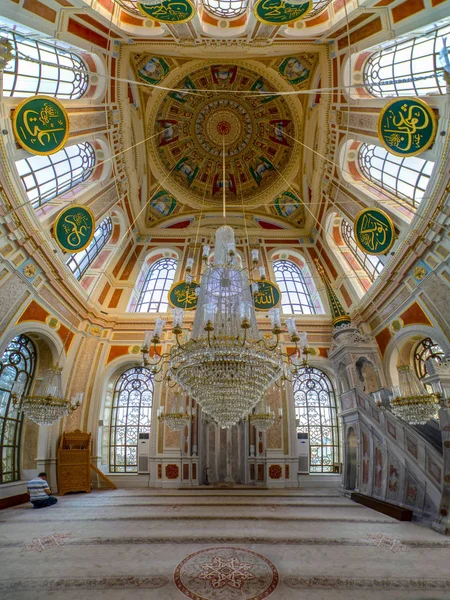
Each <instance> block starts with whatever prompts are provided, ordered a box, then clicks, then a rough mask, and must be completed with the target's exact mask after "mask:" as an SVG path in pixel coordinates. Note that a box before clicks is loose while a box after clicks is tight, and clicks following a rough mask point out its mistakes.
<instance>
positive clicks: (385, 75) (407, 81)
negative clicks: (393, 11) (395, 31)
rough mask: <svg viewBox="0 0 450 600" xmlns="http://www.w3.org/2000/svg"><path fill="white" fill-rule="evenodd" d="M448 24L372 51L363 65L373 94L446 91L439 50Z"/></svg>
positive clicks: (412, 93)
mask: <svg viewBox="0 0 450 600" xmlns="http://www.w3.org/2000/svg"><path fill="white" fill-rule="evenodd" d="M449 33H450V25H446V26H445V27H441V28H439V29H435V30H434V31H431V32H430V33H427V34H425V35H420V36H418V37H416V38H413V39H410V40H407V41H405V42H400V43H398V44H394V45H392V46H389V47H388V48H384V49H383V50H380V51H379V52H374V53H373V54H372V55H371V56H370V57H369V58H368V60H367V62H366V64H365V66H364V82H365V84H366V86H367V91H368V92H369V93H370V94H372V95H373V96H377V97H379V98H386V97H392V96H425V95H427V94H445V93H446V84H445V80H444V69H443V66H442V64H441V62H440V60H439V52H440V51H441V50H442V49H443V48H444V41H443V40H444V38H445V37H446V36H448V34H449Z"/></svg>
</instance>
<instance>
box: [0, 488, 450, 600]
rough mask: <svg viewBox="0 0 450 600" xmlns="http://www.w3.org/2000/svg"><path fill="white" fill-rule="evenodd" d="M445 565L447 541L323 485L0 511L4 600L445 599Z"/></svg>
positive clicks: (149, 494)
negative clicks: (278, 490) (305, 487)
mask: <svg viewBox="0 0 450 600" xmlns="http://www.w3.org/2000/svg"><path fill="white" fill-rule="evenodd" d="M190 555H192V556H190ZM187 557H189V558H187ZM449 565H450V539H449V538H447V537H444V536H441V535H440V534H438V533H436V532H434V531H432V530H430V529H427V528H425V527H421V526H418V525H415V524H413V523H400V522H398V521H395V520H394V519H391V518H390V517H386V516H385V515H382V514H380V513H377V512H375V511H373V510H371V509H368V508H366V507H363V506H361V505H359V504H355V503H353V502H352V501H350V500H349V499H347V498H345V497H343V496H342V495H341V494H340V493H339V491H338V490H337V489H336V490H334V489H330V488H324V489H305V490H292V491H280V492H277V491H273V490H271V491H256V490H255V491H244V490H242V491H241V490H239V491H236V490H226V491H222V490H205V491H188V490H180V491H178V490H174V491H170V492H169V491H166V492H163V491H156V490H148V489H133V490H131V489H129V490H125V489H118V490H115V491H101V492H100V491H98V492H93V493H92V494H89V495H86V494H73V495H67V496H64V497H63V498H59V502H58V504H57V505H55V506H54V507H50V508H46V509H42V510H33V509H32V508H31V505H30V506H29V505H21V506H17V507H14V508H10V509H7V510H4V511H1V512H0V597H1V598H2V599H5V600H44V599H51V600H60V599H61V600H80V599H83V600H91V599H92V600H93V599H95V600H103V599H106V598H108V600H128V599H133V600H144V598H145V600H166V599H167V600H182V599H183V598H186V597H188V598H191V600H203V599H205V600H262V599H263V598H269V597H270V600H294V599H295V600H341V599H342V600H344V598H345V600H349V599H350V600H353V599H354V600H356V599H358V600H364V599H366V598H367V599H369V598H370V599H371V600H406V599H407V600H432V599H434V600H449V599H450V569H449ZM174 573H175V579H174Z"/></svg>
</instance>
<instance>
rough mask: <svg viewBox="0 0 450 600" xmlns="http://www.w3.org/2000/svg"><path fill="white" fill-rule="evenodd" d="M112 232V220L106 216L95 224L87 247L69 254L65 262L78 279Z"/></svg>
mask: <svg viewBox="0 0 450 600" xmlns="http://www.w3.org/2000/svg"><path fill="white" fill-rule="evenodd" d="M111 233H112V221H111V218H110V217H106V219H103V221H102V222H101V223H100V224H99V225H97V227H96V228H95V232H94V237H93V238H92V241H91V243H90V244H89V246H88V247H87V248H85V249H84V250H82V251H81V252H77V253H76V254H71V255H70V256H69V258H68V260H67V262H66V264H67V266H68V267H69V269H70V270H71V271H72V273H73V274H74V275H75V277H76V278H77V279H78V280H79V279H81V278H82V277H83V275H84V273H85V272H86V271H87V269H88V268H89V267H90V265H91V264H92V263H93V262H94V260H95V259H96V258H97V256H98V255H99V254H100V252H101V250H102V248H103V247H104V246H105V245H106V244H107V243H108V240H109V238H110V237H111Z"/></svg>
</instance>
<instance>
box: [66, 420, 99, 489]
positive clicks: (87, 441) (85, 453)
mask: <svg viewBox="0 0 450 600" xmlns="http://www.w3.org/2000/svg"><path fill="white" fill-rule="evenodd" d="M67 492H88V493H90V492H91V434H90V433H84V432H82V431H80V430H79V429H75V431H70V432H68V431H65V432H64V433H63V434H62V437H61V442H60V444H59V448H58V493H59V494H60V495H61V496H64V494H67Z"/></svg>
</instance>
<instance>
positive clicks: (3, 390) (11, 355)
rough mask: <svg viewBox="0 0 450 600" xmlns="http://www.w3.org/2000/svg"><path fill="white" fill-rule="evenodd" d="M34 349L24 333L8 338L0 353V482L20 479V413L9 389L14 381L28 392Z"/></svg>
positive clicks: (34, 364)
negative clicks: (18, 382) (23, 386)
mask: <svg viewBox="0 0 450 600" xmlns="http://www.w3.org/2000/svg"><path fill="white" fill-rule="evenodd" d="M36 363H37V351H36V346H35V344H34V342H33V340H32V339H31V338H30V337H29V336H26V335H24V334H20V335H17V336H15V337H14V338H13V339H12V340H10V341H9V342H8V344H7V346H6V348H5V350H4V351H3V352H2V354H1V356H0V407H1V410H0V455H1V456H0V484H5V483H12V482H14V481H19V480H20V469H21V449H22V448H21V446H22V437H23V431H22V429H23V427H22V426H23V420H24V418H23V413H22V412H20V411H18V410H16V409H15V407H14V403H13V399H12V396H11V390H12V387H13V385H14V382H15V381H21V382H22V383H23V384H25V390H24V391H25V393H29V392H30V390H31V387H32V385H33V383H34V379H35V374H36Z"/></svg>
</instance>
